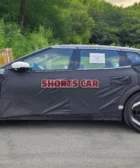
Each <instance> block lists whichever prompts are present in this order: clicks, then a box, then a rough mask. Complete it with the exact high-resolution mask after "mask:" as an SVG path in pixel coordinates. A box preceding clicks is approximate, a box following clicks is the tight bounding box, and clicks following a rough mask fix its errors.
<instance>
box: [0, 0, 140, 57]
mask: <svg viewBox="0 0 140 168" xmlns="http://www.w3.org/2000/svg"><path fill="white" fill-rule="evenodd" d="M139 18H140V3H135V4H134V5H133V6H130V7H127V8H123V7H117V6H113V5H112V4H110V3H108V2H106V1H103V0H102V1H101V0H12V1H11V0H1V1H0V48H12V49H13V55H14V58H19V57H20V56H23V55H25V54H28V53H30V52H32V51H35V50H38V49H41V48H44V47H46V46H49V45H54V44H101V45H120V46H130V47H136V48H140V19H139Z"/></svg>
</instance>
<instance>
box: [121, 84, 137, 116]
mask: <svg viewBox="0 0 140 168" xmlns="http://www.w3.org/2000/svg"><path fill="white" fill-rule="evenodd" d="M138 93H140V86H139V85H137V86H135V87H133V88H132V89H130V90H129V91H127V92H126V93H125V94H124V95H123V96H122V98H121V100H120V105H121V106H123V110H122V117H123V114H124V110H125V106H126V104H127V102H128V100H129V99H130V98H131V97H133V96H134V95H136V94H138Z"/></svg>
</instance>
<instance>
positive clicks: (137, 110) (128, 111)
mask: <svg viewBox="0 0 140 168" xmlns="http://www.w3.org/2000/svg"><path fill="white" fill-rule="evenodd" d="M124 120H125V123H126V124H127V125H128V126H129V127H131V128H133V129H134V130H135V131H137V132H139V133H140V93H137V94H136V95H134V96H132V97H131V98H130V99H129V100H128V101H127V103H126V105H125V109H124Z"/></svg>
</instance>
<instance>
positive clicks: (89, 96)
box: [0, 45, 140, 120]
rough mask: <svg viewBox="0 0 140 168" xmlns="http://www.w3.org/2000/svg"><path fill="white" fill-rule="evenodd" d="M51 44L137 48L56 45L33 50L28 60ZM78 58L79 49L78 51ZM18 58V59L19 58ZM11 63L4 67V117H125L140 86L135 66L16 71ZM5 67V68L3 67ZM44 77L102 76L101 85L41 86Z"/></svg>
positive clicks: (0, 114) (0, 108) (0, 109)
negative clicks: (130, 102) (124, 108)
mask: <svg viewBox="0 0 140 168" xmlns="http://www.w3.org/2000/svg"><path fill="white" fill-rule="evenodd" d="M50 48H72V49H74V51H80V49H101V50H116V51H119V52H120V51H122V52H123V51H133V52H138V53H139V51H140V50H138V49H130V48H124V47H110V46H93V45H56V46H51V47H49V48H46V49H43V50H40V51H37V52H34V53H31V54H29V55H27V56H24V57H22V58H20V59H18V60H16V61H24V60H25V59H27V58H30V57H32V56H34V55H35V54H37V53H40V52H43V51H46V50H48V49H50ZM74 58H75V59H77V58H78V52H74ZM16 61H14V62H16ZM10 66H11V63H10V64H7V65H5V66H3V67H2V68H1V73H0V75H1V96H0V119H74V118H75V119H85V120H86V119H91V120H100V119H101V120H121V119H122V110H123V109H121V110H120V109H119V106H120V105H122V106H124V104H125V101H126V100H127V98H128V97H129V96H131V95H132V94H133V93H135V92H136V91H139V90H140V87H139V72H137V71H136V70H135V69H134V68H133V67H132V66H125V67H120V68H105V69H104V68H103V69H94V70H92V69H91V70H76V69H73V70H62V71H44V72H40V71H38V72H33V71H32V70H28V71H21V72H16V71H14V70H12V69H11V68H10ZM7 67H8V68H7ZM2 69H4V71H3V70H2ZM43 79H49V80H50V79H57V80H58V79H68V80H75V79H77V80H78V81H79V82H80V81H81V80H86V79H87V80H98V81H99V88H82V87H80V86H79V87H78V88H45V89H44V88H41V80H43Z"/></svg>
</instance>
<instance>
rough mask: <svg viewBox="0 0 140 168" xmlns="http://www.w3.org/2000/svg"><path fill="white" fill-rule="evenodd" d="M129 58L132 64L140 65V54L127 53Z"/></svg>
mask: <svg viewBox="0 0 140 168" xmlns="http://www.w3.org/2000/svg"><path fill="white" fill-rule="evenodd" d="M127 57H128V59H129V60H130V62H131V63H140V54H138V53H135V52H127Z"/></svg>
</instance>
